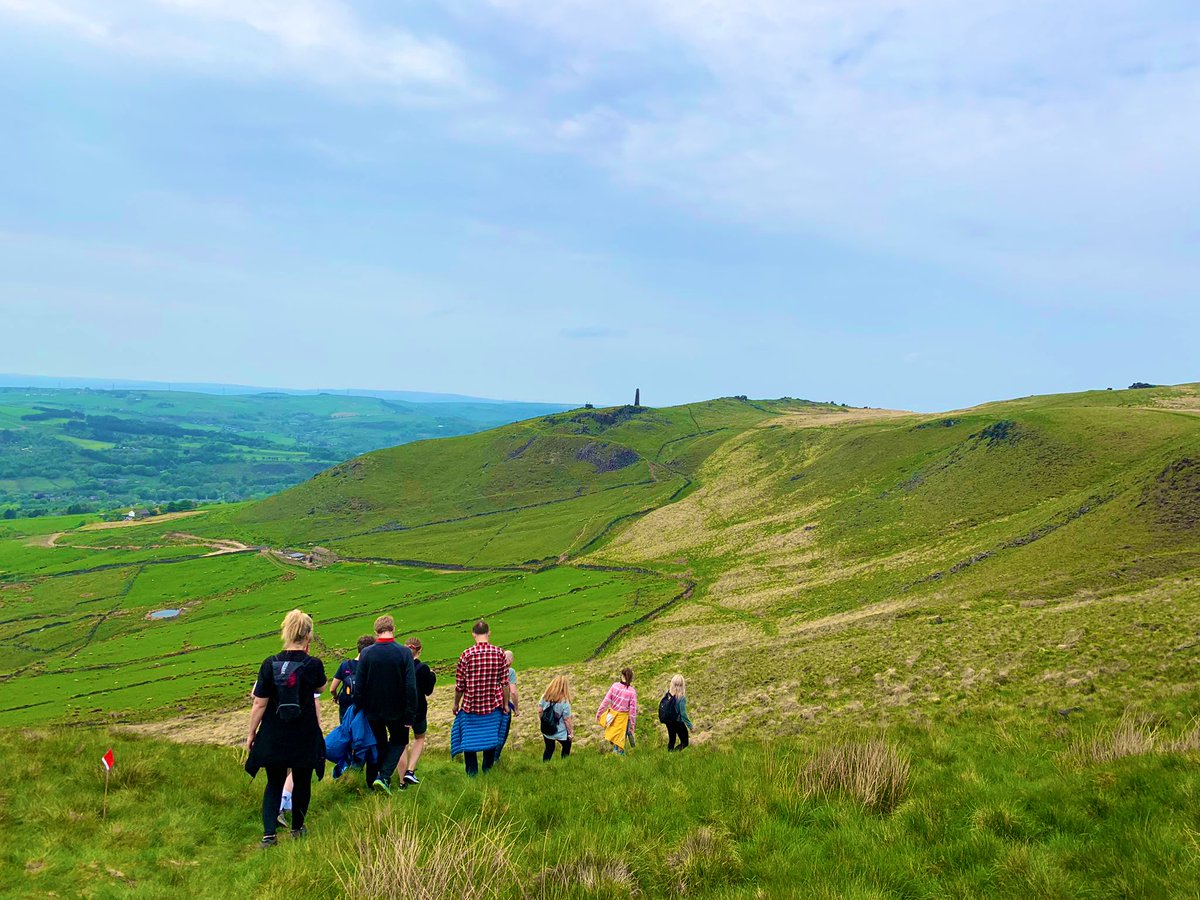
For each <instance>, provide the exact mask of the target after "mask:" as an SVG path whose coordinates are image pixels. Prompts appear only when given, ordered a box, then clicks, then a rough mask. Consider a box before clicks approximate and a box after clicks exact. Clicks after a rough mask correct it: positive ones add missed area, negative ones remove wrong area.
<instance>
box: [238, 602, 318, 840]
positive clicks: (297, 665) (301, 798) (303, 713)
mask: <svg viewBox="0 0 1200 900" xmlns="http://www.w3.org/2000/svg"><path fill="white" fill-rule="evenodd" d="M312 635H313V620H312V617H311V616H308V615H306V614H304V613H303V612H301V611H300V610H298V609H293V610H292V611H291V612H290V613H288V614H287V616H286V617H285V618H284V620H283V628H282V629H281V636H282V638H283V652H282V653H278V654H276V655H275V656H268V657H267V658H266V659H264V660H263V663H262V665H261V666H260V667H259V670H258V681H257V682H255V685H254V703H253V705H252V706H251V707H250V727H249V730H248V731H247V733H246V750H247V752H248V754H249V756H248V757H247V759H246V771H247V772H248V773H249V775H250V777H251V778H253V777H254V776H255V775H257V774H258V770H259V769H266V770H267V786H266V788H265V789H264V790H263V802H262V820H263V839H262V844H261V846H263V847H273V846H275V831H276V829H277V828H278V822H277V816H278V815H279V802H280V798H281V797H282V796H283V786H284V782H285V781H287V777H288V769H291V770H292V775H293V777H294V781H295V784H294V786H293V788H292V837H303V836H304V835H305V834H307V833H308V832H307V829H306V828H305V827H304V817H305V815H306V814H307V813H308V801H309V797H310V795H311V792H312V777H313V773H314V772H315V773H316V775H317V778H318V779H320V778H321V776H322V775H324V774H325V738H324V737H323V736H322V734H321V723H320V720H319V719H318V718H317V702H316V696H317V695H318V694H320V692H321V691H323V690H325V665H324V663H322V662H321V660H319V659H317V658H316V657H315V656H309V655H308V647H309V643H310V642H311V641H312Z"/></svg>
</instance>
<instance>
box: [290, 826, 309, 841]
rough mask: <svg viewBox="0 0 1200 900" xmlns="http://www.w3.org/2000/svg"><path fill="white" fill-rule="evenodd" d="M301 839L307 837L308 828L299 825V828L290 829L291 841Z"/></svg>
mask: <svg viewBox="0 0 1200 900" xmlns="http://www.w3.org/2000/svg"><path fill="white" fill-rule="evenodd" d="M302 837H308V828H307V827H306V826H304V825H301V826H300V827H299V828H293V829H292V838H293V839H294V838H302Z"/></svg>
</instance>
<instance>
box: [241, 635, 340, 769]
mask: <svg viewBox="0 0 1200 900" xmlns="http://www.w3.org/2000/svg"><path fill="white" fill-rule="evenodd" d="M275 659H280V660H291V661H293V662H297V663H298V662H303V664H304V665H303V666H302V667H301V668H300V684H299V700H300V715H299V716H297V717H296V718H295V719H292V720H290V721H286V722H285V721H284V720H283V719H281V718H279V696H278V690H277V689H276V687H275V679H274V677H273V675H272V673H271V661H272V660H275ZM324 686H325V664H324V663H322V662H321V660H319V659H317V658H316V657H315V656H309V655H308V654H307V653H305V652H304V651H303V650H284V651H283V652H282V653H279V654H276V655H275V656H268V657H267V658H266V659H264V660H263V663H262V665H261V666H259V668H258V681H257V682H255V685H254V696H255V697H260V698H262V699H264V700H266V701H267V711H266V713H265V714H264V715H263V718H262V724H261V725H260V726H259V728H258V737H257V738H256V739H255V742H254V749H253V750H252V751H251V754H250V755H251V760H250V761H248V762H247V768H249V767H250V765H251V764H254V765H255V766H267V765H281V766H292V767H297V768H299V767H305V768H311V767H314V766H316V765H317V762H318V761H319V760H320V759H323V758H324V751H325V741H324V738H323V737H322V735H321V726H320V723H319V722H318V721H317V701H316V698H315V697H314V696H313V695H314V694H316V693H317V691H319V690H320V689H321V688H322V687H324Z"/></svg>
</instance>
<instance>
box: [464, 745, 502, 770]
mask: <svg viewBox="0 0 1200 900" xmlns="http://www.w3.org/2000/svg"><path fill="white" fill-rule="evenodd" d="M463 762H464V763H466V766H467V774H468V775H477V774H479V759H478V757H477V756H476V754H475V751H473V750H466V751H463ZM495 762H496V751H495V750H484V751H483V771H485V772H486V771H487V770H488V769H490V768H491V767H492V765H493V763H495Z"/></svg>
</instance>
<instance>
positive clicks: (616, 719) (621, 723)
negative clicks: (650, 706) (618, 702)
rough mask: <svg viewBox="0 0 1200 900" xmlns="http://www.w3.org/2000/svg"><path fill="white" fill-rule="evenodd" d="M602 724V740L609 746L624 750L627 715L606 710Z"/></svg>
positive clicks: (627, 725) (627, 722) (627, 726)
mask: <svg viewBox="0 0 1200 900" xmlns="http://www.w3.org/2000/svg"><path fill="white" fill-rule="evenodd" d="M601 721H602V722H604V723H605V727H604V739H605V740H606V741H608V742H609V743H610V744H613V745H615V746H617V747H620V748H621V749H622V750H624V749H625V732H626V731H628V730H629V713H627V712H616V711H615V710H611V709H610V710H608V711H607V712H606V713H605V714H604V716H603V718H602V719H601Z"/></svg>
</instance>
